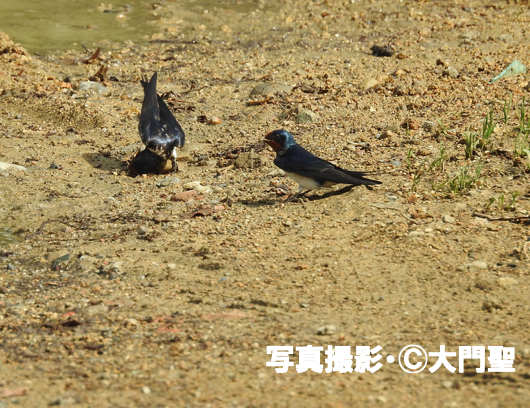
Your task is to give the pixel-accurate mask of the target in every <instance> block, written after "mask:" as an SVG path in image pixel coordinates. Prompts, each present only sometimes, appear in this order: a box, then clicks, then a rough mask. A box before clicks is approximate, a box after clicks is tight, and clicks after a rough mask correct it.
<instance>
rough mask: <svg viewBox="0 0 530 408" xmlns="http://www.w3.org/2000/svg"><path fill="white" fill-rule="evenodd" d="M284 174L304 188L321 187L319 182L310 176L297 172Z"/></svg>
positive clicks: (313, 188)
mask: <svg viewBox="0 0 530 408" xmlns="http://www.w3.org/2000/svg"><path fill="white" fill-rule="evenodd" d="M285 174H286V175H287V176H289V177H291V178H292V179H293V180H294V181H296V182H297V183H298V184H300V185H301V186H302V187H303V188H305V189H306V190H315V189H317V188H320V187H321V184H320V183H319V182H318V181H316V180H314V179H312V178H310V177H304V176H301V175H299V174H295V173H288V172H285Z"/></svg>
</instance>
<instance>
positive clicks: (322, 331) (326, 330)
mask: <svg viewBox="0 0 530 408" xmlns="http://www.w3.org/2000/svg"><path fill="white" fill-rule="evenodd" d="M336 331H337V328H336V327H335V325H334V324H329V325H327V326H321V327H319V328H318V329H317V334H318V335H319V336H324V335H330V334H335V332H336Z"/></svg>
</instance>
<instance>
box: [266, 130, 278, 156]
mask: <svg viewBox="0 0 530 408" xmlns="http://www.w3.org/2000/svg"><path fill="white" fill-rule="evenodd" d="M271 134H272V132H271V133H267V134H266V135H265V139H264V140H263V142H264V143H266V144H268V145H269V146H270V147H272V150H274V151H275V152H279V151H280V150H282V146H281V145H280V144H279V143H278V142H277V141H275V140H271V139H269V136H270V135H271Z"/></svg>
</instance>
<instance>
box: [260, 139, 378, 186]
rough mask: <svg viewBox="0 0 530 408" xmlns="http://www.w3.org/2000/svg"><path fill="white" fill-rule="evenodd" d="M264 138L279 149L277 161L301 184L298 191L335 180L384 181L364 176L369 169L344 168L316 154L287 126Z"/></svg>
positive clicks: (355, 184)
mask: <svg viewBox="0 0 530 408" xmlns="http://www.w3.org/2000/svg"><path fill="white" fill-rule="evenodd" d="M264 142H265V143H267V144H268V145H269V146H270V147H272V149H273V150H274V151H275V152H276V158H275V159H274V164H275V165H276V166H278V167H279V168H280V169H282V170H283V171H285V174H286V175H287V176H289V177H291V178H292V179H293V180H294V181H296V182H297V183H298V184H299V190H298V195H300V193H301V192H302V191H303V190H304V189H306V190H308V191H309V190H315V189H317V188H320V187H330V186H333V185H335V184H349V185H351V186H360V185H366V186H369V185H376V184H381V182H380V181H376V180H370V179H367V178H365V176H366V175H367V173H366V172H362V171H351V170H344V169H341V168H340V167H337V166H335V165H334V164H332V163H330V162H328V161H326V160H323V159H321V158H320V157H317V156H315V155H314V154H313V153H310V152H308V151H307V150H306V149H304V148H303V147H302V146H300V145H299V144H298V143H296V142H295V140H294V138H293V135H291V134H290V133H289V132H287V131H286V130H275V131H273V132H270V133H267V135H266V136H265V140H264ZM306 192H307V191H306Z"/></svg>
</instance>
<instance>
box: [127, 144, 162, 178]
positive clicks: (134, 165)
mask: <svg viewBox="0 0 530 408" xmlns="http://www.w3.org/2000/svg"><path fill="white" fill-rule="evenodd" d="M170 163H171V162H170V160H166V159H163V158H162V157H160V156H157V155H156V154H155V153H153V152H152V151H151V150H148V149H145V150H142V151H141V152H139V153H138V154H137V155H136V156H135V157H134V159H133V160H132V162H131V163H130V164H129V175H131V176H133V177H134V176H137V175H139V174H163V173H167V172H168V171H167V170H166V167H167V165H168V164H170Z"/></svg>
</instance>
